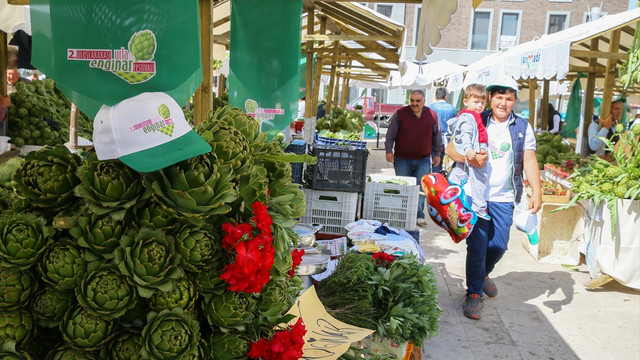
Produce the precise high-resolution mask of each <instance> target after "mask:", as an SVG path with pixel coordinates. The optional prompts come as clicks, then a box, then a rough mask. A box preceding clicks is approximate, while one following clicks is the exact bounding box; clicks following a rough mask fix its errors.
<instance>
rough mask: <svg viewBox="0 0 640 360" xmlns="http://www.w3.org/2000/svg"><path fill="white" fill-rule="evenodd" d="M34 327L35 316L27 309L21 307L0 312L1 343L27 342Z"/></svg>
mask: <svg viewBox="0 0 640 360" xmlns="http://www.w3.org/2000/svg"><path fill="white" fill-rule="evenodd" d="M34 329H35V324H34V321H33V317H32V315H31V314H30V313H29V312H28V311H27V309H25V308H19V309H16V310H9V311H2V312H0V344H4V343H8V342H14V343H16V344H22V343H27V342H28V341H29V339H30V338H31V335H32V334H33V330H34Z"/></svg>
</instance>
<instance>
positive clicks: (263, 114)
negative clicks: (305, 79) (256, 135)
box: [244, 99, 284, 122]
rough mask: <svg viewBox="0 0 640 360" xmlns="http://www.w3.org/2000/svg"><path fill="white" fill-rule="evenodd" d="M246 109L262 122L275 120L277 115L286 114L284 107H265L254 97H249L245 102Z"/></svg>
mask: <svg viewBox="0 0 640 360" xmlns="http://www.w3.org/2000/svg"><path fill="white" fill-rule="evenodd" d="M244 111H245V112H246V113H247V115H249V116H252V117H253V118H254V119H256V120H258V121H260V122H262V121H263V120H273V119H275V117H276V115H284V109H263V108H261V107H260V106H259V105H258V102H257V101H255V100H253V99H247V100H246V101H245V102H244Z"/></svg>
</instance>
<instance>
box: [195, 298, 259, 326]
mask: <svg viewBox="0 0 640 360" xmlns="http://www.w3.org/2000/svg"><path fill="white" fill-rule="evenodd" d="M203 306H204V308H203V310H204V312H205V314H206V316H207V320H208V321H209V325H211V326H215V327H220V328H223V329H228V330H232V329H236V330H238V331H244V330H245V328H246V326H247V324H249V323H250V322H251V321H252V320H253V318H254V315H253V313H252V310H253V309H254V308H255V306H256V302H255V299H254V298H253V297H252V295H250V294H246V293H241V292H231V291H227V290H225V291H224V292H222V294H219V295H215V296H212V297H211V298H210V299H209V300H207V302H205V303H204V304H203Z"/></svg>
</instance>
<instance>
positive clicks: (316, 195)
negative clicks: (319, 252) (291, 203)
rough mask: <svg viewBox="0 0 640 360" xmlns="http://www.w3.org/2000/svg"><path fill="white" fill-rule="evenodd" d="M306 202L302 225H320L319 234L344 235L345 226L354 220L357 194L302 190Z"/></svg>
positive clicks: (345, 232) (345, 231)
mask: <svg viewBox="0 0 640 360" xmlns="http://www.w3.org/2000/svg"><path fill="white" fill-rule="evenodd" d="M302 190H303V191H304V196H305V198H306V200H307V212H306V214H305V215H304V216H303V217H302V220H301V222H302V223H304V224H321V225H322V229H320V232H321V233H327V234H339V235H346V234H347V230H346V229H345V228H344V226H345V225H347V224H349V223H351V222H354V221H355V220H356V213H357V209H358V193H355V192H344V191H325V190H311V189H302Z"/></svg>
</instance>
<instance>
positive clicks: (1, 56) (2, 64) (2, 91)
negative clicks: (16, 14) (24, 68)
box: [0, 31, 7, 96]
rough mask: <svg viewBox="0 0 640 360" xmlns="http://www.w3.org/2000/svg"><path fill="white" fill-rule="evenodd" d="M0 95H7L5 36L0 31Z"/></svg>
mask: <svg viewBox="0 0 640 360" xmlns="http://www.w3.org/2000/svg"><path fill="white" fill-rule="evenodd" d="M0 95H2V96H5V95H7V34H6V33H5V32H4V31H0Z"/></svg>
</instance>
